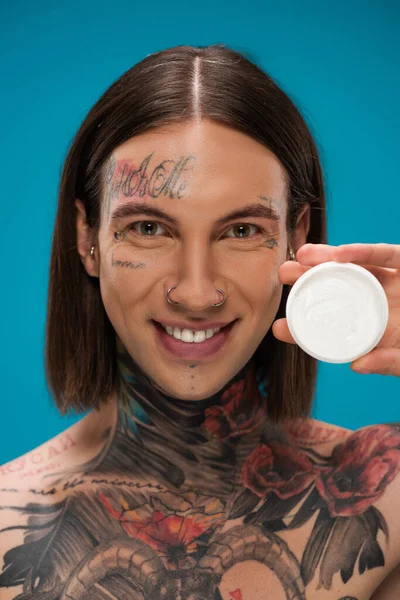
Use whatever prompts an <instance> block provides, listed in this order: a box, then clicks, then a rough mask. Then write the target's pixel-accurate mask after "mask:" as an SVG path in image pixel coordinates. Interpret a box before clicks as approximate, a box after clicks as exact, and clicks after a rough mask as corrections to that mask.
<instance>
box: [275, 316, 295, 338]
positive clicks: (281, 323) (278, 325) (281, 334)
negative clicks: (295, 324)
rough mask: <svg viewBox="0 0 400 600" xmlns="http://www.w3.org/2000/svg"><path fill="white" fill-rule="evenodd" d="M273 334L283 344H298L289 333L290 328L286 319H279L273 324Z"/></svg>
mask: <svg viewBox="0 0 400 600" xmlns="http://www.w3.org/2000/svg"><path fill="white" fill-rule="evenodd" d="M272 333H273V334H274V336H275V337H276V338H277V339H278V340H280V341H281V342H286V343H287V344H295V343H296V342H295V341H294V338H293V337H292V335H291V333H290V331H289V327H288V325H287V320H286V319H277V320H276V321H275V322H274V323H273V324H272Z"/></svg>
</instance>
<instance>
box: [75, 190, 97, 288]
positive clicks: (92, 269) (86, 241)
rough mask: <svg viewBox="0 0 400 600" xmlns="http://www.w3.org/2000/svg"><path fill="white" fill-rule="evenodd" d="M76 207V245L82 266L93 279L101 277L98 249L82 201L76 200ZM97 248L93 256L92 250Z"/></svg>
mask: <svg viewBox="0 0 400 600" xmlns="http://www.w3.org/2000/svg"><path fill="white" fill-rule="evenodd" d="M75 206H76V209H77V211H76V245H77V247H78V253H79V256H80V257H81V261H82V265H83V267H84V269H85V270H86V272H87V274H88V275H90V276H91V277H98V276H99V267H98V256H99V253H98V248H97V246H96V242H95V238H94V236H93V232H92V231H91V229H90V228H89V225H88V223H87V220H86V209H85V206H84V204H83V202H82V201H81V200H78V199H77V200H75ZM92 246H95V249H94V254H93V256H91V255H90V249H91V247H92Z"/></svg>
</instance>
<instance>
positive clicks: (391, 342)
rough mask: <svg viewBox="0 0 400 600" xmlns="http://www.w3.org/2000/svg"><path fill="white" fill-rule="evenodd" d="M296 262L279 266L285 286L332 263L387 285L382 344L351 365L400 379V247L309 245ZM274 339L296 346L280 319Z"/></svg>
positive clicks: (300, 250) (285, 323)
mask: <svg viewBox="0 0 400 600" xmlns="http://www.w3.org/2000/svg"><path fill="white" fill-rule="evenodd" d="M296 260H297V262H296V261H290V262H285V263H283V264H282V265H281V266H280V267H279V279H280V281H281V282H282V283H284V284H288V285H293V284H294V283H295V282H296V281H297V279H298V278H299V277H300V276H301V275H302V274H303V273H305V272H306V271H308V270H309V269H310V268H311V267H314V266H316V265H319V264H320V263H324V262H328V261H332V260H334V261H336V262H351V263H355V264H357V265H360V266H362V267H364V268H365V269H367V270H368V271H370V273H372V275H375V277H376V278H377V279H378V280H379V281H380V283H381V285H382V286H383V288H384V290H385V293H386V296H387V299H388V303H389V321H388V324H387V328H386V331H385V334H384V336H383V338H382V339H381V341H380V342H379V344H378V345H377V346H376V348H374V349H373V350H371V352H369V353H368V354H366V355H365V356H363V357H361V358H358V359H357V360H356V361H354V362H352V363H351V368H352V369H353V371H356V372H358V373H378V374H380V375H395V376H397V377H400V245H394V244H344V245H341V246H328V245H326V244H305V245H304V246H302V247H301V248H300V249H299V251H298V252H297V255H296ZM272 331H273V334H274V336H275V337H276V338H277V339H278V340H281V341H282V342H287V343H289V344H294V343H295V341H294V339H293V337H292V336H291V334H290V332H289V328H288V325H287V321H286V319H278V320H277V321H275V322H274V324H273V326H272Z"/></svg>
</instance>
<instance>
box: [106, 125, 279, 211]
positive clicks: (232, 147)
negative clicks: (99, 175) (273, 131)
mask: <svg viewBox="0 0 400 600" xmlns="http://www.w3.org/2000/svg"><path fill="white" fill-rule="evenodd" d="M150 154H151V163H149V167H150V168H153V169H154V168H156V167H157V165H159V164H160V163H162V162H163V161H168V160H170V161H178V160H179V159H181V158H185V157H193V158H192V159H191V160H190V162H189V163H188V165H189V164H190V168H188V169H187V171H186V173H185V179H186V180H187V182H188V184H189V185H188V186H187V194H186V195H188V196H190V195H192V194H194V195H196V196H199V193H200V192H201V195H202V196H203V197H207V196H209V195H211V196H214V197H215V193H218V195H232V196H233V197H235V196H237V195H239V196H240V195H241V194H242V193H243V192H246V193H247V195H248V194H252V195H256V196H257V195H259V194H265V195H266V196H269V197H274V198H277V199H281V200H282V199H283V198H285V196H286V190H287V174H286V171H285V169H284V167H283V166H282V164H281V163H280V161H279V160H278V158H277V157H276V156H275V155H274V154H273V153H272V152H271V151H270V150H269V149H268V148H267V147H266V146H264V145H262V144H261V143H259V142H257V141H256V140H254V139H253V138H251V137H250V136H248V135H245V134H244V133H242V132H239V131H236V130H234V129H232V128H230V127H227V126H225V125H222V124H220V123H216V122H213V121H210V120H202V121H190V122H188V123H180V124H174V125H169V126H165V127H159V128H156V129H153V130H151V131H148V132H145V133H142V134H140V135H137V136H135V137H133V138H131V139H130V140H128V141H127V142H125V143H124V144H122V145H121V146H119V147H118V148H117V149H116V150H115V151H114V156H115V159H116V160H117V162H118V163H120V164H122V163H123V162H125V161H126V162H127V163H128V164H129V166H130V167H131V168H134V167H136V168H139V166H140V164H141V161H142V160H143V159H144V158H145V157H147V156H149V155H150Z"/></svg>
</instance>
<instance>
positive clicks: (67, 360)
mask: <svg viewBox="0 0 400 600" xmlns="http://www.w3.org/2000/svg"><path fill="white" fill-rule="evenodd" d="M195 76H196V78H197V81H198V82H199V87H198V89H197V91H196V94H195V93H194V85H193V83H194V78H195ZM194 117H196V118H199V117H200V118H208V119H212V120H214V121H217V122H219V123H223V124H226V125H228V126H231V127H233V128H235V129H237V130H239V131H241V132H244V133H245V134H247V135H249V136H251V137H252V138H254V139H255V140H257V141H259V142H261V143H262V144H264V145H265V146H267V147H268V148H269V149H270V150H271V151H272V152H273V153H274V154H275V155H276V156H277V157H278V159H279V160H280V161H281V163H282V164H283V166H284V167H285V169H286V171H287V173H288V183H289V191H288V203H289V210H288V220H287V224H286V225H287V229H288V231H289V232H290V231H291V230H293V228H294V226H295V224H296V218H297V216H298V213H299V210H300V209H301V208H302V206H304V204H305V203H309V204H310V205H311V225H310V231H309V235H308V238H307V241H308V242H313V243H324V242H325V241H326V223H325V195H324V186H323V178H322V172H321V165H320V162H319V157H318V151H317V148H316V144H315V142H314V140H313V137H312V135H311V133H310V131H309V129H308V127H307V125H306V123H305V120H304V119H303V117H302V116H301V114H300V112H299V110H298V109H297V108H296V106H295V105H294V103H293V102H292V100H291V99H290V98H289V97H288V96H287V94H285V93H284V92H283V91H282V90H281V89H280V88H279V87H278V86H277V85H276V83H275V82H274V81H273V80H272V79H271V77H269V76H268V75H267V74H266V73H265V72H263V71H262V70H261V69H260V68H259V67H257V66H256V65H255V64H253V62H251V61H250V60H248V59H247V58H245V57H244V56H243V55H241V54H239V53H237V52H235V51H233V50H231V49H229V48H226V47H224V46H210V47H201V48H195V47H190V46H179V47H176V48H170V49H168V50H164V51H162V52H158V53H156V54H152V55H150V56H148V57H146V58H145V59H144V60H142V61H141V62H139V63H138V64H136V65H135V66H133V67H132V68H131V69H129V70H128V71H127V72H126V73H124V74H123V75H122V76H121V77H120V78H119V79H118V80H117V81H115V82H114V83H113V84H112V85H111V86H110V88H109V89H108V90H106V92H105V93H104V94H103V95H102V96H101V98H100V99H99V100H98V102H96V104H95V105H94V106H93V108H92V109H91V110H90V111H89V113H88V114H87V116H86V118H85V120H84V121H83V123H82V125H81V127H80V128H79V130H78V132H77V134H76V136H75V138H74V140H73V142H72V144H71V147H70V149H69V152H68V154H67V157H66V160H65V163H64V167H63V171H62V176H61V181H60V187H59V195H58V211H57V216H56V222H55V228H54V235H53V245H52V254H51V265H50V283H49V298H48V315H47V331H46V375H47V381H48V385H49V387H50V389H51V391H52V393H53V394H54V397H55V400H56V402H57V405H58V406H59V408H60V410H61V411H62V412H63V413H64V412H66V411H67V410H69V409H71V408H73V409H75V410H78V411H82V410H86V409H89V408H98V407H100V406H101V405H102V404H103V403H104V402H105V401H106V399H107V398H108V397H109V395H110V393H111V392H112V391H113V390H114V387H115V383H116V379H115V377H116V340H115V332H114V330H113V327H112V325H111V323H110V321H109V319H108V317H107V315H106V312H105V309H104V307H103V303H102V299H101V296H100V288H99V281H98V279H96V278H92V277H89V276H88V275H87V273H86V271H85V269H84V267H83V265H82V263H81V261H80V258H79V255H78V252H77V247H76V210H75V206H74V202H75V199H76V198H79V199H80V200H81V201H82V202H83V203H84V205H85V208H86V214H87V219H88V223H89V226H90V227H91V228H92V231H93V233H94V234H96V233H97V231H98V228H99V224H100V223H99V222H100V203H101V195H102V180H103V179H102V176H103V169H104V165H105V162H106V160H107V158H108V157H109V156H110V154H111V153H112V151H113V150H114V149H115V148H116V147H117V146H119V145H120V144H122V143H123V142H125V141H126V140H128V139H129V138H131V137H133V136H135V135H137V134H139V133H141V132H144V131H146V130H149V129H150V128H155V127H157V126H159V125H165V124H171V123H179V122H184V121H189V120H190V119H192V118H194ZM288 291H289V288H288V286H284V291H283V296H282V302H281V305H280V308H279V312H278V315H277V316H278V317H279V316H284V315H285V306H286V298H287V294H288ZM256 357H257V360H258V361H259V360H262V361H266V366H267V368H268V373H269V394H268V412H269V416H270V418H271V419H273V420H283V419H286V418H296V417H300V416H306V415H308V414H309V411H310V408H311V404H312V398H313V395H314V391H315V382H316V373H317V363H316V360H314V359H313V358H311V357H310V356H308V355H306V354H305V353H304V352H303V351H302V350H301V349H300V348H299V347H298V346H295V345H291V344H285V343H283V342H280V341H278V340H277V339H276V338H275V337H274V336H273V335H272V332H271V330H270V331H269V332H268V333H267V335H266V336H265V338H264V340H263V342H262V343H261V344H260V346H259V348H258V349H257V352H256Z"/></svg>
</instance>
